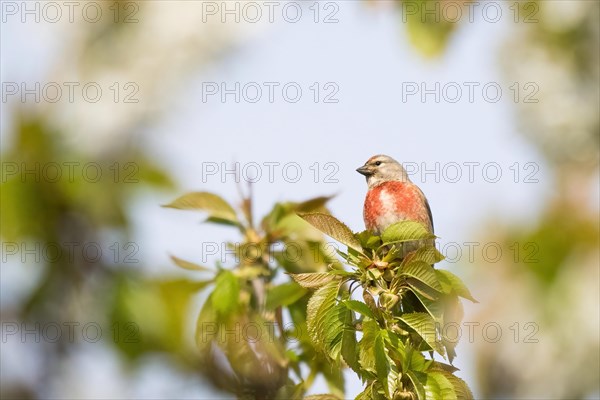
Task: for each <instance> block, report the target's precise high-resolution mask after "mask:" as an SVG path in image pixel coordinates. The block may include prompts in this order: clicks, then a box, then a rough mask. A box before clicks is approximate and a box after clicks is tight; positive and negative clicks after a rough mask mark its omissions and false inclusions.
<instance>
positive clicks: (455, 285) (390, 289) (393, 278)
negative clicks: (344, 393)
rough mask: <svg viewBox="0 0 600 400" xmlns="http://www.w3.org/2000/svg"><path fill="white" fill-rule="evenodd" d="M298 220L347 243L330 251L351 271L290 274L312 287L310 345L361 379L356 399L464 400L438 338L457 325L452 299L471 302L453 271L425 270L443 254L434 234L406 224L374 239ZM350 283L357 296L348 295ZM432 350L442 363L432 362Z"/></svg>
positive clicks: (326, 222) (319, 218)
mask: <svg viewBox="0 0 600 400" xmlns="http://www.w3.org/2000/svg"><path fill="white" fill-rule="evenodd" d="M300 217H301V218H303V219H304V220H305V221H307V222H308V223H310V224H311V225H312V226H313V227H315V228H317V229H319V230H320V231H322V232H323V233H325V234H327V235H329V236H331V237H332V238H334V239H336V240H337V241H339V242H340V243H342V244H344V245H346V246H347V251H346V252H342V251H338V253H339V255H340V256H341V257H342V258H343V260H344V261H345V263H346V264H347V265H349V266H350V267H351V271H346V270H345V269H341V268H339V269H331V270H330V271H327V272H320V273H310V274H294V275H292V278H294V280H295V281H296V282H297V283H298V284H299V285H301V286H302V287H304V288H306V289H312V290H315V292H314V293H313V295H312V297H311V298H310V300H309V302H308V311H307V326H308V332H309V334H310V338H311V340H312V341H313V344H314V346H315V348H316V349H317V350H318V351H320V352H322V353H323V354H324V355H325V356H326V357H327V359H328V360H329V361H330V362H332V363H333V364H334V365H336V366H337V367H338V368H339V367H341V366H342V363H343V364H345V365H347V366H348V367H350V368H352V370H353V371H354V372H355V373H356V374H357V375H358V376H359V377H360V378H361V379H362V380H363V382H364V383H365V389H364V391H363V392H362V393H360V394H359V395H358V397H357V399H360V400H367V399H419V400H425V399H444V400H446V399H472V398H473V395H472V394H471V391H470V390H469V388H468V386H467V384H466V383H465V382H464V381H463V380H461V379H460V378H458V377H457V376H455V375H454V372H455V371H457V369H456V368H455V367H453V366H452V365H451V363H452V360H453V359H454V357H455V356H456V352H455V346H456V343H454V342H452V341H450V340H448V338H445V337H444V336H443V335H442V333H443V331H444V330H443V329H442V328H443V327H444V326H445V324H451V323H460V320H461V319H462V316H463V310H462V304H461V301H460V299H459V298H460V297H462V298H466V299H469V300H471V301H475V299H474V298H473V296H472V295H471V293H470V292H469V290H468V289H467V287H466V286H465V284H464V283H463V282H462V281H461V280H460V279H459V278H458V277H457V276H456V275H454V274H452V273H451V272H449V271H444V270H440V269H435V268H434V267H433V264H435V263H437V262H439V261H441V260H443V258H444V257H443V256H442V254H440V253H439V252H438V251H437V249H436V248H435V246H434V243H433V239H435V236H433V235H431V234H430V233H429V232H428V231H427V230H426V229H425V227H423V226H422V225H421V224H419V223H416V222H411V221H403V222H398V223H396V224H393V225H391V226H390V227H388V228H387V229H386V230H385V231H384V232H383V233H382V234H381V236H376V235H372V234H371V233H370V232H368V231H364V232H360V233H357V234H354V233H353V232H352V231H351V230H350V229H349V228H348V227H347V226H346V225H345V224H343V223H342V222H340V221H338V220H337V219H335V218H334V217H332V216H331V215H327V214H320V213H310V214H300ZM415 248H416V250H413V249H415ZM405 253H407V254H405ZM357 287H360V288H361V289H362V297H363V301H359V300H355V299H352V294H353V291H354V290H355V289H356V288H357ZM359 332H360V333H361V334H362V338H361V339H360V340H358V338H357V336H358V333H359ZM427 353H429V354H430V357H429V358H428V357H426V355H425V354H427ZM434 353H437V354H438V355H439V356H440V357H441V358H442V359H444V360H445V361H448V362H449V363H450V364H447V363H444V362H440V361H436V360H435V359H434V357H433V354H434Z"/></svg>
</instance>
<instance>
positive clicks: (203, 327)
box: [196, 292, 219, 355]
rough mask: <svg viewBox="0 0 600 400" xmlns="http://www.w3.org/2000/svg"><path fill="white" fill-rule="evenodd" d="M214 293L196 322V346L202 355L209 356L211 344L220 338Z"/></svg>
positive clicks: (203, 306) (205, 303)
mask: <svg viewBox="0 0 600 400" xmlns="http://www.w3.org/2000/svg"><path fill="white" fill-rule="evenodd" d="M213 295H214V292H213V293H212V294H210V295H209V296H208V298H207V299H206V301H205V302H204V304H203V305H202V310H201V311H200V314H199V315H198V320H197V321H196V344H197V346H198V350H199V351H200V354H203V355H206V354H208V349H209V348H210V343H211V342H212V340H213V339H214V338H215V336H218V334H217V332H218V326H219V324H218V323H217V315H216V313H215V310H214V308H213V305H212V297H213Z"/></svg>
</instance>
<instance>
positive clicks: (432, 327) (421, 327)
mask: <svg viewBox="0 0 600 400" xmlns="http://www.w3.org/2000/svg"><path fill="white" fill-rule="evenodd" d="M400 320H402V321H403V322H404V323H405V324H406V325H408V326H409V327H410V328H412V329H413V330H414V331H415V332H416V333H417V334H418V335H419V336H420V337H421V338H423V340H424V341H425V343H427V344H428V345H429V346H431V348H432V349H434V350H435V351H437V352H438V353H439V354H440V355H441V356H442V357H444V356H445V354H444V348H443V347H442V345H441V343H440V341H439V340H438V332H437V327H436V323H435V321H434V319H433V318H431V315H429V314H426V313H406V314H403V315H402V316H401V317H400Z"/></svg>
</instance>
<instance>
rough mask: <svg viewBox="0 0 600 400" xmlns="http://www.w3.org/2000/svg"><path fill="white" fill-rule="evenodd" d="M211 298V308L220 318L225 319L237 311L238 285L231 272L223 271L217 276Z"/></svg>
mask: <svg viewBox="0 0 600 400" xmlns="http://www.w3.org/2000/svg"><path fill="white" fill-rule="evenodd" d="M211 297H212V304H213V308H214V309H215V311H216V312H217V314H218V315H219V317H221V318H227V317H228V316H229V315H231V314H232V313H233V312H234V311H235V310H236V309H237V307H238V304H239V301H240V299H239V297H240V283H239V281H238V279H237V278H236V276H235V275H234V274H233V273H232V272H231V271H229V270H223V271H221V273H220V274H219V275H217V279H216V282H215V290H214V291H213V293H212V296H211Z"/></svg>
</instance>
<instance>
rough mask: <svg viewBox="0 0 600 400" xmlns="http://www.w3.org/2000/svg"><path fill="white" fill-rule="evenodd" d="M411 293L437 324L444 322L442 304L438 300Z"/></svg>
mask: <svg viewBox="0 0 600 400" xmlns="http://www.w3.org/2000/svg"><path fill="white" fill-rule="evenodd" d="M413 293H414V294H415V296H416V297H417V299H419V302H420V303H421V304H422V305H423V307H425V309H426V310H427V312H428V313H429V315H431V317H432V318H433V319H434V320H435V321H437V322H439V323H442V322H443V321H444V304H443V302H442V301H441V300H440V299H437V300H431V299H429V298H427V297H425V296H423V295H422V294H421V293H419V292H416V291H413Z"/></svg>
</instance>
